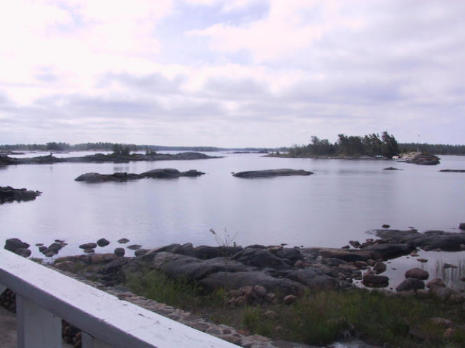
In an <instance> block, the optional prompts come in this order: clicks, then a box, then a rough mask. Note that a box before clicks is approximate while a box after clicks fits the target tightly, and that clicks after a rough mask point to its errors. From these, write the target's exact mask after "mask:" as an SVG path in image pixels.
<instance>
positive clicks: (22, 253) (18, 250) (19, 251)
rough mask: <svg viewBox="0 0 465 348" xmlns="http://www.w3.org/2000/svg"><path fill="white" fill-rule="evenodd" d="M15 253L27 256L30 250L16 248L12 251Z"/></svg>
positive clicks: (29, 254)
mask: <svg viewBox="0 0 465 348" xmlns="http://www.w3.org/2000/svg"><path fill="white" fill-rule="evenodd" d="M14 253H15V254H18V255H19V256H22V257H29V256H31V251H30V250H29V249H26V248H18V249H16V250H15V251H14Z"/></svg>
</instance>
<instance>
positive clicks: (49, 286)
mask: <svg viewBox="0 0 465 348" xmlns="http://www.w3.org/2000/svg"><path fill="white" fill-rule="evenodd" d="M0 284H3V285H5V286H7V287H8V288H10V289H11V290H13V291H14V292H16V293H17V294H19V295H21V296H22V297H24V298H26V299H29V300H31V301H33V302H34V303H35V304H36V305H37V306H40V307H42V308H44V309H46V310H47V311H50V312H51V313H53V314H55V315H56V316H58V317H60V318H63V319H65V320H66V321H67V322H69V323H71V324H73V325H74V326H76V327H78V328H80V329H81V330H82V331H83V332H87V333H88V334H89V335H90V336H92V337H95V338H96V339H98V340H99V341H102V342H105V343H107V344H108V345H110V346H111V347H122V348H123V347H124V348H127V347H131V348H139V347H141V348H142V347H144V348H145V347H160V348H162V347H176V348H182V347H189V348H197V347H198V348H208V347H210V348H232V347H237V346H236V345H234V344H232V343H229V342H226V341H224V340H221V339H219V338H217V337H214V336H211V335H208V334H206V333H203V332H201V331H198V330H195V329H193V328H190V327H188V326H186V325H183V324H181V323H178V322H176V321H174V320H171V319H169V318H165V317H163V316H161V315H159V314H157V313H154V312H151V311H149V310H146V309H144V308H141V307H139V306H136V305H134V304H131V303H129V302H125V301H121V300H119V299H118V298H117V297H115V296H113V295H110V294H108V293H105V292H103V291H101V290H98V289H96V288H93V287H91V286H89V285H86V284H84V283H82V282H79V281H77V280H75V279H72V278H70V277H67V276H65V275H63V274H61V273H59V272H56V271H54V270H52V269H49V268H47V267H44V266H42V265H40V264H37V263H35V262H33V261H30V260H27V259H25V258H23V257H21V256H18V255H16V254H13V253H11V252H9V251H6V250H0Z"/></svg>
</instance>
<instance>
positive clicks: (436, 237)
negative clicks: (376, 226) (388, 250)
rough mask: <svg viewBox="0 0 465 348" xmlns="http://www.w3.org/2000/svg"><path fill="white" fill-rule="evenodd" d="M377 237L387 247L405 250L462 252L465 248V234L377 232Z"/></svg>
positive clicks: (409, 231)
mask: <svg viewBox="0 0 465 348" xmlns="http://www.w3.org/2000/svg"><path fill="white" fill-rule="evenodd" d="M375 233H376V235H377V236H378V237H380V238H381V239H382V242H383V243H385V244H387V245H393V244H399V245H404V248H405V250H407V249H411V251H412V250H413V249H415V248H421V249H424V250H441V251H460V250H463V246H465V232H458V233H456V232H445V231H426V232H424V233H420V232H418V231H417V230H407V231H400V230H376V231H375Z"/></svg>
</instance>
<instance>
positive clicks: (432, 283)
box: [426, 278, 446, 289]
mask: <svg viewBox="0 0 465 348" xmlns="http://www.w3.org/2000/svg"><path fill="white" fill-rule="evenodd" d="M426 287H427V288H428V289H431V288H434V287H440V288H445V287H446V284H445V283H444V282H443V281H442V279H441V278H434V279H431V280H430V281H429V282H428V283H426Z"/></svg>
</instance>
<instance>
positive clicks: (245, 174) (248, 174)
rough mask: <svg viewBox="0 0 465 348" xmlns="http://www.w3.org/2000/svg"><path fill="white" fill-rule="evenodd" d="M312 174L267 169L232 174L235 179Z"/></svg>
mask: <svg viewBox="0 0 465 348" xmlns="http://www.w3.org/2000/svg"><path fill="white" fill-rule="evenodd" d="M311 174H313V173H312V172H309V171H306V170H297V169H268V170H252V171H246V172H238V173H233V176H235V177H236V178H271V177H275V176H290V175H311Z"/></svg>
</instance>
